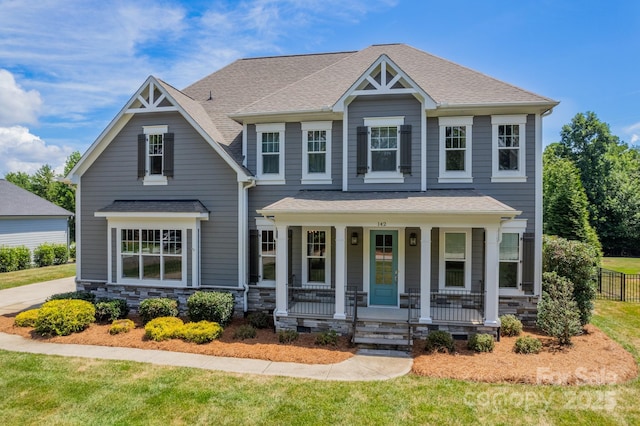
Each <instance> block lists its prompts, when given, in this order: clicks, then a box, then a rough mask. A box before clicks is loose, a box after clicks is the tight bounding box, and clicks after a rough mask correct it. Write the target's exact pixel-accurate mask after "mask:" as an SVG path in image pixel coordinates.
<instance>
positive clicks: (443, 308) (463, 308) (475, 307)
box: [431, 290, 485, 323]
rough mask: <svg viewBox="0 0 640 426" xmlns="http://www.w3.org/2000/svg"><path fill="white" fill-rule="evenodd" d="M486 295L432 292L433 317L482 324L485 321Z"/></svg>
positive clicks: (443, 291) (445, 291)
mask: <svg viewBox="0 0 640 426" xmlns="http://www.w3.org/2000/svg"><path fill="white" fill-rule="evenodd" d="M484 299H485V294H484V293H469V292H466V291H455V290H440V291H438V292H433V291H432V292H431V317H432V318H433V319H434V320H440V321H450V322H465V323H467V322H481V321H483V319H484Z"/></svg>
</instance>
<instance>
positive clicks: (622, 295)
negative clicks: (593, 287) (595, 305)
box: [596, 268, 640, 302]
mask: <svg viewBox="0 0 640 426" xmlns="http://www.w3.org/2000/svg"><path fill="white" fill-rule="evenodd" d="M596 297H597V298H598V299H606V300H620V301H623V302H640V274H624V273H622V272H616V271H611V270H609V269H604V268H599V273H598V291H597V293H596Z"/></svg>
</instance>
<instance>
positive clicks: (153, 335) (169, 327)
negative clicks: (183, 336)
mask: <svg viewBox="0 0 640 426" xmlns="http://www.w3.org/2000/svg"><path fill="white" fill-rule="evenodd" d="M183 326H184V322H182V320H181V319H180V318H177V317H160V318H155V319H152V320H151V321H149V322H148V323H147V325H145V326H144V331H145V333H144V335H145V336H146V337H147V338H148V339H151V340H155V341H156V342H160V341H162V340H169V339H173V338H175V337H180V332H181V330H182V327H183Z"/></svg>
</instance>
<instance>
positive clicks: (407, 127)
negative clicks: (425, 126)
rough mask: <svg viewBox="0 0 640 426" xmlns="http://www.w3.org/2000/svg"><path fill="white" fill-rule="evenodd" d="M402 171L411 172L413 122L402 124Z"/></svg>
mask: <svg viewBox="0 0 640 426" xmlns="http://www.w3.org/2000/svg"><path fill="white" fill-rule="evenodd" d="M400 173H408V174H411V124H404V125H402V126H400Z"/></svg>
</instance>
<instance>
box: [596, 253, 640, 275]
mask: <svg viewBox="0 0 640 426" xmlns="http://www.w3.org/2000/svg"><path fill="white" fill-rule="evenodd" d="M602 267H603V268H605V269H610V270H612V271H617V272H623V273H625V274H640V258H637V257H604V258H602Z"/></svg>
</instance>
